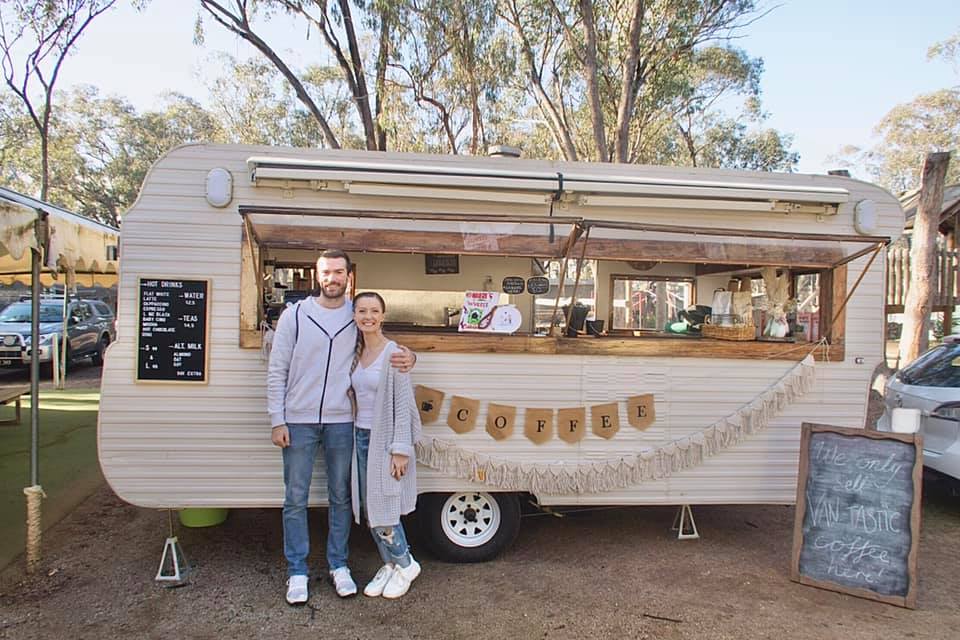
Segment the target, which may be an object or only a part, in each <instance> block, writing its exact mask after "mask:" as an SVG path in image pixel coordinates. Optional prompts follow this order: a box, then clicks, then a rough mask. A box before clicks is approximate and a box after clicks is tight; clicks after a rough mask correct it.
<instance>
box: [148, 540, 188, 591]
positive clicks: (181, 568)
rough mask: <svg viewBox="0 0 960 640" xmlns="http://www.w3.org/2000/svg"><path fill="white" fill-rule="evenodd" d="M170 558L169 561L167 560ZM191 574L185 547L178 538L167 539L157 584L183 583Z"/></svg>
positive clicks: (158, 570) (158, 571) (161, 557)
mask: <svg viewBox="0 0 960 640" xmlns="http://www.w3.org/2000/svg"><path fill="white" fill-rule="evenodd" d="M168 557H169V560H168V559H167V558H168ZM189 572H190V564H189V563H188V562H187V557H186V556H185V555H184V553H183V547H181V546H180V541H179V540H177V537H176V536H173V537H172V538H167V541H166V542H165V543H164V544H163V555H162V556H160V568H159V569H157V577H156V578H155V580H156V581H157V582H183V580H184V578H186V576H187V574H188V573H189Z"/></svg>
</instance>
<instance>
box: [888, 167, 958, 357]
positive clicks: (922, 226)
mask: <svg viewBox="0 0 960 640" xmlns="http://www.w3.org/2000/svg"><path fill="white" fill-rule="evenodd" d="M949 164H950V153H949V152H946V153H928V154H927V157H926V159H925V160H924V162H923V175H922V176H921V179H920V199H919V202H918V205H917V215H916V217H915V218H914V221H913V241H912V243H913V246H912V247H911V249H910V263H911V264H910V270H911V277H910V289H909V290H908V291H907V299H906V300H905V301H904V303H903V332H902V333H901V335H900V366H901V367H904V366H906V365H908V364H910V363H911V362H913V361H914V360H916V358H917V356H919V355H920V354H921V353H923V352H924V351H926V350H927V347H928V346H929V339H928V332H929V327H930V309H931V307H932V305H933V292H934V289H935V288H936V285H937V268H936V267H937V263H936V248H937V232H938V226H939V221H940V209H941V207H942V206H943V182H944V178H945V176H946V174H947V167H948V166H949Z"/></svg>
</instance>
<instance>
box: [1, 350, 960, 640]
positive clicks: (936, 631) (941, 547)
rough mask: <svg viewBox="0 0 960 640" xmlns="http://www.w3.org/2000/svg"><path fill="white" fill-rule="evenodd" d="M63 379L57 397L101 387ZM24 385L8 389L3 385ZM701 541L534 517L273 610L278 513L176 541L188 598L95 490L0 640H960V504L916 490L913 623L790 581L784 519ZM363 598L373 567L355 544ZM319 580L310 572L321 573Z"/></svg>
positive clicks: (148, 527)
mask: <svg viewBox="0 0 960 640" xmlns="http://www.w3.org/2000/svg"><path fill="white" fill-rule="evenodd" d="M98 375H99V368H96V367H90V366H85V367H84V366H81V367H77V368H75V373H74V374H72V378H68V386H74V385H76V386H81V387H82V386H96V384H97V379H98ZM9 382H19V381H18V380H10V379H9V376H3V377H0V384H4V383H9ZM694 513H695V516H696V518H697V525H698V528H699V530H700V535H701V539H700V540H693V541H678V540H676V539H675V537H674V536H675V534H671V532H670V525H671V524H672V521H673V515H674V510H673V509H672V508H666V507H645V508H621V509H601V510H592V511H582V512H573V513H567V514H566V515H565V516H564V517H562V518H558V517H553V516H550V515H542V514H536V515H533V514H531V515H529V516H528V517H525V518H524V522H523V527H522V530H521V532H520V537H519V538H518V539H517V541H516V543H515V544H514V545H513V547H511V548H510V549H509V550H508V551H506V552H505V553H504V554H503V555H502V556H501V557H500V558H499V559H497V560H495V561H493V562H488V563H484V564H476V565H454V564H446V563H442V562H439V561H437V560H435V559H434V558H432V557H430V556H429V555H428V554H426V553H420V552H418V548H419V547H420V545H419V544H418V540H417V537H416V535H415V527H410V529H411V530H413V533H414V535H413V536H412V544H413V548H414V552H415V553H416V554H417V556H418V559H419V560H420V561H421V562H422V564H423V566H424V571H423V574H422V575H421V577H420V578H419V579H418V580H417V582H416V583H414V586H413V587H412V589H411V591H410V593H408V594H407V595H406V596H405V597H404V598H402V599H401V600H399V601H387V600H383V599H380V598H378V599H369V598H364V597H363V596H358V597H356V598H351V599H346V600H341V599H339V598H337V596H336V595H335V594H334V592H333V589H332V587H331V586H330V585H329V584H328V583H327V582H326V581H320V580H313V581H312V582H311V600H310V603H309V605H308V606H307V607H300V608H292V607H288V606H287V605H286V604H285V603H284V601H283V589H284V586H283V584H284V579H285V570H284V563H283V558H282V548H281V541H282V531H281V523H280V513H279V510H275V509H274V510H271V509H245V510H233V511H232V512H231V513H230V517H229V519H228V520H227V522H226V523H225V524H223V525H221V526H218V527H213V528H209V529H184V528H180V529H179V531H178V535H179V536H180V540H181V542H182V544H183V547H184V549H185V551H186V553H187V555H188V557H189V559H190V560H191V562H192V563H193V565H194V569H193V571H192V572H191V573H190V575H189V577H188V581H187V583H186V584H184V585H182V586H179V587H177V588H164V587H162V586H159V585H158V584H157V583H156V582H154V580H153V577H154V575H155V574H156V571H157V565H158V563H159V560H160V553H161V551H162V548H163V541H164V538H165V537H166V535H167V516H166V513H165V512H158V511H154V510H149V509H142V508H138V507H134V506H131V505H128V504H125V503H123V502H122V501H121V500H120V499H119V498H117V497H116V496H115V495H113V493H112V492H111V491H110V490H109V488H107V487H102V488H101V489H100V490H98V491H97V492H96V493H95V494H94V495H93V496H91V497H90V498H89V499H87V500H86V501H85V502H83V503H82V504H81V505H80V506H79V507H78V508H77V509H76V510H75V511H73V512H72V513H71V514H69V515H68V516H66V517H65V518H64V519H63V520H61V521H60V522H59V523H58V524H56V525H55V526H54V527H52V529H51V530H49V531H48V532H46V533H45V534H44V554H45V555H44V562H43V567H42V570H41V571H39V572H37V573H36V574H34V575H32V576H25V574H24V573H23V564H22V560H21V561H19V562H15V563H13V564H12V565H10V566H8V567H7V568H6V569H5V570H3V571H2V572H0V638H4V639H5V638H60V637H70V638H113V637H120V636H123V637H135V638H140V637H146V638H170V637H189V638H218V639H219V638H225V637H226V638H240V637H242V638H246V637H271V638H273V637H283V636H287V637H295V638H297V637H309V638H317V637H324V636H331V635H332V636H335V637H338V638H379V639H383V638H391V640H392V639H394V638H396V639H397V640H402V639H404V638H458V639H459V638H463V639H473V638H477V639H481V638H482V639H484V640H488V639H490V638H557V639H563V638H572V639H576V640H582V639H583V638H657V639H666V640H674V639H693V638H697V639H714V638H718V639H722V638H731V639H733V638H736V639H739V638H776V639H778V640H780V639H783V638H791V639H792V638H798V639H807V638H809V639H811V640H812V639H814V638H816V639H818V640H821V639H824V638H843V639H845V640H860V639H863V640H866V639H870V640H875V639H876V638H889V637H897V638H938V639H939V638H958V637H960V611H958V609H957V607H956V602H957V601H958V600H960V572H957V567H958V564H957V558H958V557H960V535H958V533H960V496H958V495H957V493H956V488H955V486H952V485H946V484H944V483H942V482H940V481H937V480H936V479H934V478H928V479H927V481H925V484H924V506H923V524H922V536H921V543H920V559H919V580H920V582H919V598H918V609H917V610H916V611H910V610H906V609H901V608H898V607H893V606H889V605H884V604H880V603H877V602H873V601H869V600H862V599H859V598H854V597H852V596H847V595H843V594H838V593H833V592H829V591H821V590H818V589H814V588H811V587H805V586H801V585H798V584H794V583H792V582H790V580H789V578H788V575H789V558H790V552H791V548H792V535H793V508H792V507H783V506H735V507H696V508H695V509H694ZM311 530H312V531H313V539H314V548H315V551H314V553H313V554H312V556H311V558H312V565H311V566H314V567H320V566H321V564H322V541H323V535H324V533H325V512H324V511H323V510H314V512H313V513H312V514H311ZM351 549H352V558H351V566H352V567H353V571H354V575H355V577H356V578H357V580H358V582H359V583H360V585H361V587H362V585H363V583H364V581H365V580H367V579H369V578H370V577H371V576H372V575H373V573H374V572H375V571H376V569H377V568H378V565H379V562H378V558H377V554H376V551H375V549H374V546H373V543H372V541H371V540H370V539H369V537H368V535H367V534H366V532H364V531H361V530H360V529H356V528H355V529H354V532H353V535H352V537H351ZM318 573H319V570H318Z"/></svg>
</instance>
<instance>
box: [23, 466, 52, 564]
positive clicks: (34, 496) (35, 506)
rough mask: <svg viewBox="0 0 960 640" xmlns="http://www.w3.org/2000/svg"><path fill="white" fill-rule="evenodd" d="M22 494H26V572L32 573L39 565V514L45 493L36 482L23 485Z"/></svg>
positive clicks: (40, 530)
mask: <svg viewBox="0 0 960 640" xmlns="http://www.w3.org/2000/svg"><path fill="white" fill-rule="evenodd" d="M23 494H24V495H25V496H27V573H33V572H34V571H35V570H36V569H37V568H38V567H39V566H40V537H41V536H40V534H41V533H42V528H41V524H40V514H41V505H42V500H43V499H44V498H46V497H47V494H46V493H44V492H43V487H41V486H40V485H38V484H35V485H33V486H31V487H24V489H23Z"/></svg>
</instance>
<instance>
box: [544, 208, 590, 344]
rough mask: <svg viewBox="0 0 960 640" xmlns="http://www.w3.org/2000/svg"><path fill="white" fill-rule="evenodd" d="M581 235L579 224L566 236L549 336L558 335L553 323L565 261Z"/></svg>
mask: <svg viewBox="0 0 960 640" xmlns="http://www.w3.org/2000/svg"><path fill="white" fill-rule="evenodd" d="M581 233H583V228H582V227H581V226H580V225H579V224H575V225H574V226H573V229H571V230H570V235H568V236H567V242H566V244H565V245H564V246H563V262H562V263H561V265H560V281H559V282H558V283H557V297H556V299H555V300H554V301H553V313H551V314H550V329H549V332H548V333H549V334H550V335H551V336H556V335H557V333H558V332H557V331H556V328H555V327H554V326H553V323H554V322H555V321H556V319H557V310H558V309H559V308H560V294H562V293H563V285H564V284H565V283H566V279H567V260H569V258H570V250H571V249H573V245H575V244H576V243H577V239H578V238H579V237H580V234H581Z"/></svg>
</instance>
